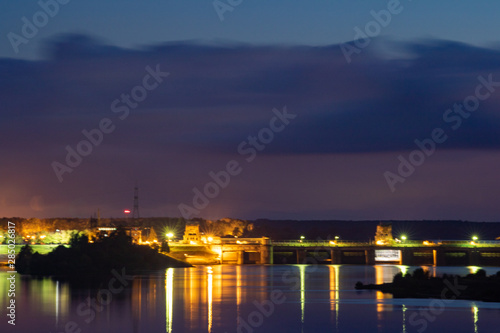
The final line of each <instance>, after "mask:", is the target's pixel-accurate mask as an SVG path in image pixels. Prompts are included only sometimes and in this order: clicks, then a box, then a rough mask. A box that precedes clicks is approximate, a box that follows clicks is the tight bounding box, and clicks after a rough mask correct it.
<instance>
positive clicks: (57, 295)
mask: <svg viewBox="0 0 500 333" xmlns="http://www.w3.org/2000/svg"><path fill="white" fill-rule="evenodd" d="M60 297H61V295H60V290H59V281H57V282H56V326H57V325H58V324H59V300H60Z"/></svg>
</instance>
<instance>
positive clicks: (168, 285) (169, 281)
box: [165, 268, 174, 333]
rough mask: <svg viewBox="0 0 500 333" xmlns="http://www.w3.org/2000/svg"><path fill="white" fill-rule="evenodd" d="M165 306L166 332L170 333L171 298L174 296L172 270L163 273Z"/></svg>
mask: <svg viewBox="0 0 500 333" xmlns="http://www.w3.org/2000/svg"><path fill="white" fill-rule="evenodd" d="M165 275H166V276H165V295H166V296H165V297H166V299H165V304H166V320H167V323H166V332H167V333H171V332H172V320H173V318H172V314H173V308H172V305H173V296H174V269H173V268H168V269H167V271H166V273H165Z"/></svg>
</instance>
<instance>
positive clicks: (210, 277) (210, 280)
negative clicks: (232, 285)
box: [207, 266, 213, 333]
mask: <svg viewBox="0 0 500 333" xmlns="http://www.w3.org/2000/svg"><path fill="white" fill-rule="evenodd" d="M207 273H208V274H207V278H208V285H207V289H208V333H211V332H212V313H213V312H212V306H213V303H212V300H213V296H212V290H213V271H212V267H211V266H208V267H207Z"/></svg>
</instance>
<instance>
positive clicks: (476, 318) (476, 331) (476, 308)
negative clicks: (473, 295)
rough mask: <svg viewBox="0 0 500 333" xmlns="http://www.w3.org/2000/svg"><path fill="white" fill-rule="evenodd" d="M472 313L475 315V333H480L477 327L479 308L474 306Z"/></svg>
mask: <svg viewBox="0 0 500 333" xmlns="http://www.w3.org/2000/svg"><path fill="white" fill-rule="evenodd" d="M472 313H473V315H474V333H478V332H479V329H478V327H477V322H478V321H479V308H478V307H477V306H475V305H474V306H473V307H472Z"/></svg>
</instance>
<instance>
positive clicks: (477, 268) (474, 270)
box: [467, 266, 481, 274]
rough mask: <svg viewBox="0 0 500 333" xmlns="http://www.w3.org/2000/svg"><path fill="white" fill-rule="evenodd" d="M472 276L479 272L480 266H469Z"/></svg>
mask: <svg viewBox="0 0 500 333" xmlns="http://www.w3.org/2000/svg"><path fill="white" fill-rule="evenodd" d="M467 268H468V269H469V271H470V273H471V274H476V273H477V271H478V270H480V269H481V267H478V266H467Z"/></svg>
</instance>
